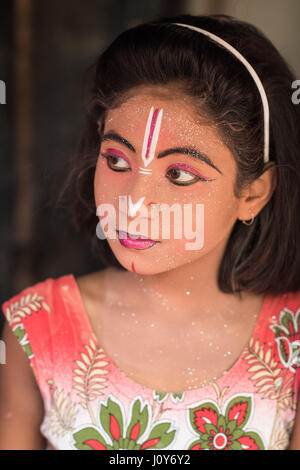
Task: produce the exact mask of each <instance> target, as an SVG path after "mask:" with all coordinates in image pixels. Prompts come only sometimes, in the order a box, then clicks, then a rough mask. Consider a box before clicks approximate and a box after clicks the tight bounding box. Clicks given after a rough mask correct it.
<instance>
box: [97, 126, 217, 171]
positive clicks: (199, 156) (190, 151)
mask: <svg viewBox="0 0 300 470" xmlns="http://www.w3.org/2000/svg"><path fill="white" fill-rule="evenodd" d="M104 140H114V141H115V142H118V143H120V144H123V145H125V146H126V147H127V148H128V149H129V150H131V151H132V152H134V153H136V150H135V148H134V147H133V145H131V143H130V142H128V140H126V139H124V137H122V136H120V135H119V134H118V133H117V132H114V131H112V132H109V133H107V134H104V135H103V136H102V138H101V141H102V142H103V141H104ZM174 153H175V154H176V153H177V154H178V153H183V154H185V155H190V156H191V157H193V158H195V159H196V160H202V161H203V162H204V163H207V165H209V166H211V167H212V168H214V169H215V170H217V171H218V172H219V173H221V175H223V173H222V171H221V170H219V168H217V167H216V166H215V165H214V163H213V162H212V161H211V159H210V158H209V157H208V156H207V155H206V154H204V153H203V152H198V151H197V150H195V149H194V148H191V147H174V148H170V149H167V150H164V151H163V152H160V153H159V154H158V155H157V158H163V157H166V156H167V155H171V154H174Z"/></svg>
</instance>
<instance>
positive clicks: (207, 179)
mask: <svg viewBox="0 0 300 470" xmlns="http://www.w3.org/2000/svg"><path fill="white" fill-rule="evenodd" d="M101 156H102V157H104V158H106V164H107V166H108V168H110V169H111V170H112V171H117V172H120V173H124V172H125V171H130V170H131V168H124V169H116V168H113V167H112V166H111V165H110V163H109V159H110V158H117V159H118V160H119V159H121V160H124V158H122V157H119V156H117V155H113V154H103V153H102V154H101ZM124 161H126V160H124ZM170 170H175V171H176V170H178V171H179V172H183V173H185V174H191V175H194V179H193V180H191V181H189V182H188V183H178V182H177V183H176V181H174V180H170V178H168V177H167V178H168V180H169V181H170V182H171V183H172V184H175V185H177V186H189V185H191V184H194V183H197V181H205V182H207V181H213V179H209V178H201V176H198V175H195V174H193V173H192V172H190V171H187V170H184V169H182V168H178V167H170V168H169V169H168V171H167V173H168V172H169V171H170Z"/></svg>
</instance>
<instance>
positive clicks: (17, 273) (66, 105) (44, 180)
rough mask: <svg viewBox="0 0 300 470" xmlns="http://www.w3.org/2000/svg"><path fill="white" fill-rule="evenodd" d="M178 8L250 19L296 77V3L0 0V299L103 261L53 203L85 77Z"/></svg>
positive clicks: (76, 127)
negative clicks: (107, 54) (138, 28)
mask: <svg viewBox="0 0 300 470" xmlns="http://www.w3.org/2000/svg"><path fill="white" fill-rule="evenodd" d="M183 13H189V14H212V13H226V14H230V15H232V16H236V17H238V18H240V19H243V20H245V21H248V22H250V23H253V24H255V25H256V26H258V27H259V28H260V29H261V30H262V31H263V32H264V33H265V34H266V35H267V36H268V37H269V38H270V39H271V41H272V42H273V43H274V45H275V46H276V47H277V48H278V49H279V51H280V52H281V53H282V55H283V56H284V57H285V59H286V60H287V61H288V63H289V64H290V66H291V68H292V70H293V71H294V73H295V75H296V78H298V79H300V54H299V51H298V48H299V47H300V33H299V25H300V2H299V0H286V1H284V2H283V1H282V0H264V1H263V2H262V1H261V0H248V1H247V0H151V1H146V0H88V1H85V2H83V1H79V0H1V4H0V80H3V81H4V82H5V84H6V104H3V105H0V165H1V171H0V191H1V193H0V196H1V197H0V210H1V225H0V240H1V259H0V302H1V303H3V302H4V301H5V300H8V299H9V298H10V297H11V296H13V295H15V294H17V293H18V292H19V291H20V290H22V289H23V288H25V287H27V286H29V285H31V284H34V283H36V282H39V281H42V280H44V279H46V278H48V277H59V276H61V275H64V274H70V273H73V274H74V275H80V274H84V273H87V272H90V271H93V270H96V269H99V268H100V267H101V266H99V263H98V262H97V261H96V260H95V259H94V258H93V257H92V255H91V252H90V247H89V246H87V243H86V241H85V240H84V238H83V237H82V236H80V235H79V234H78V233H76V231H75V230H74V228H73V227H72V225H71V222H70V220H69V219H68V218H67V216H66V213H64V212H63V211H62V210H58V209H56V210H53V204H52V201H53V197H54V196H55V193H56V192H57V190H59V187H60V184H61V181H62V178H63V176H64V172H65V171H66V168H67V166H66V163H67V162H68V159H69V158H70V157H71V155H72V152H73V151H74V149H75V146H76V143H77V139H78V136H79V132H80V128H81V125H82V110H81V103H80V90H81V84H82V79H83V75H84V72H85V70H86V68H87V67H88V66H89V65H90V63H91V62H92V61H93V60H94V59H95V58H96V57H97V56H98V55H99V54H100V53H101V51H102V50H103V49H105V47H106V46H108V45H109V43H110V42H111V41H112V40H113V39H114V38H115V37H116V36H117V35H118V34H120V33H121V32H122V31H123V30H124V29H127V28H128V27H131V26H134V25H136V24H138V23H141V22H143V21H148V20H153V19H156V18H158V17H159V16H164V15H170V16H171V15H176V14H183ZM2 321H3V317H2V319H1V316H0V331H1V324H2Z"/></svg>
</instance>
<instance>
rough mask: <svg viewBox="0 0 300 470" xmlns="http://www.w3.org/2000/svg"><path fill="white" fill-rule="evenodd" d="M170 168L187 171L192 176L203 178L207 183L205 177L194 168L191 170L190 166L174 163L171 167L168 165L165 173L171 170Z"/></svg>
mask: <svg viewBox="0 0 300 470" xmlns="http://www.w3.org/2000/svg"><path fill="white" fill-rule="evenodd" d="M172 168H178V169H179V170H185V171H189V172H190V173H193V175H196V176H199V178H203V179H205V180H207V181H209V178H206V177H205V176H203V175H201V173H199V172H198V171H197V170H195V169H194V168H191V167H190V166H188V165H186V164H185V163H174V164H173V165H170V166H169V167H168V168H167V171H168V170H170V169H172Z"/></svg>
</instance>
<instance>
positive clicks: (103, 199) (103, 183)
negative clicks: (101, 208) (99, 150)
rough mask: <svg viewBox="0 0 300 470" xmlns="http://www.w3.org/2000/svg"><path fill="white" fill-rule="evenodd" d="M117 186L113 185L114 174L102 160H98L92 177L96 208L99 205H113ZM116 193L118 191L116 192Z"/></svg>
mask: <svg viewBox="0 0 300 470" xmlns="http://www.w3.org/2000/svg"><path fill="white" fill-rule="evenodd" d="M117 188H118V186H117V185H116V184H115V174H114V172H113V171H109V169H108V168H107V166H106V162H105V161H104V159H103V158H99V159H98V162H97V166H96V170H95V177H94V197H95V203H96V206H98V205H99V204H101V203H113V200H114V199H115V197H116V194H115V193H116V190H117ZM117 192H118V191H117Z"/></svg>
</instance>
